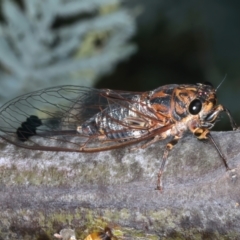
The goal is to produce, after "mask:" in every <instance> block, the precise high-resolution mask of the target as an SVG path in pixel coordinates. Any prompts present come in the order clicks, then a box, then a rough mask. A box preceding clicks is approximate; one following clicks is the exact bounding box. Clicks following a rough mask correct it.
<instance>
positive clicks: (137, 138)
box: [0, 84, 237, 189]
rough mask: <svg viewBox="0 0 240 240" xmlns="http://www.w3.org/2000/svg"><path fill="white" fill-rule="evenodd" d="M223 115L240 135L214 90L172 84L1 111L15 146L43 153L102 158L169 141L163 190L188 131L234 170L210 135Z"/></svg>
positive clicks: (37, 100) (52, 98)
mask: <svg viewBox="0 0 240 240" xmlns="http://www.w3.org/2000/svg"><path fill="white" fill-rule="evenodd" d="M223 111H224V112H226V113H227V114H228V116H229V119H230V122H231V125H232V127H233V129H234V130H235V129H237V125H236V123H235V122H234V121H233V119H232V117H231V115H230V113H229V111H228V110H227V109H226V108H224V107H223V106H222V105H217V97H216V90H215V89H214V88H213V87H212V86H211V85H208V84H195V85H193V84H183V85H176V84H171V85H166V86H162V87H159V88H157V89H155V90H153V91H149V92H143V93H136V92H123V91H113V90H108V89H107V90H106V89H102V90H97V89H91V88H84V87H78V86H60V87H55V88H49V89H44V90H40V91H36V92H32V93H30V94H26V95H23V96H20V97H18V98H15V99H13V100H12V101H10V102H8V103H7V104H5V105H4V106H3V107H2V108H1V109H0V123H1V127H0V130H1V131H2V132H3V133H4V134H3V135H2V136H1V137H2V138H3V139H5V140H6V141H8V142H10V143H13V144H15V145H17V146H20V147H24V148H29V149H35V150H43V151H69V152H97V151H106V150H111V149H115V148H120V147H124V146H127V145H130V144H134V143H139V144H140V147H146V146H148V145H150V144H152V143H153V142H156V141H159V140H162V139H165V138H167V137H169V138H170V142H169V143H168V144H167V146H166V150H165V152H164V154H163V162H162V165H161V168H160V172H159V178H158V186H157V188H158V189H161V186H160V178H161V175H162V172H163V168H164V164H165V161H166V159H167V155H168V151H169V150H170V149H171V148H172V147H173V145H174V144H176V143H177V141H178V140H179V139H180V138H182V137H183V135H184V133H185V132H187V131H190V132H192V133H193V134H194V135H195V136H196V137H197V138H198V139H210V140H211V141H212V142H213V144H214V146H215V147H216V149H217V151H218V152H219V154H220V156H221V158H222V159H223V162H224V164H225V166H226V168H227V169H228V165H227V162H226V159H225V158H224V156H223V154H222V153H221V151H220V149H219V148H218V146H217V145H216V143H215V141H214V139H213V138H212V137H211V134H210V129H211V128H212V127H213V126H214V124H215V122H216V119H217V117H218V116H219V114H220V113H221V112H223ZM42 138H43V139H44V141H42V140H41V139H42ZM140 142H141V143H140Z"/></svg>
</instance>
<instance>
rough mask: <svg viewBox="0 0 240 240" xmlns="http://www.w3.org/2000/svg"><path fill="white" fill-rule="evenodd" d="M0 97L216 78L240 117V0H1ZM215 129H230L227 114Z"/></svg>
mask: <svg viewBox="0 0 240 240" xmlns="http://www.w3.org/2000/svg"><path fill="white" fill-rule="evenodd" d="M0 9H1V13H0V20H1V24H0V104H1V105H2V104H3V103H4V102H6V101H8V100H10V99H12V98H13V97H15V96H18V95H20V94H23V93H26V92H30V91H34V90H38V89H41V88H46V87H50V86H56V85H64V84H74V85H83V86H90V87H97V88H112V89H119V90H131V91H147V90H152V89H154V88H157V87H159V86H161V85H164V84H171V83H177V84H181V83H198V82H205V81H209V82H211V83H212V84H213V85H214V86H215V87H217V86H218V85H219V84H220V82H221V81H222V80H223V79H224V77H225V75H227V77H226V80H225V81H224V83H223V84H222V85H221V87H220V88H219V89H218V99H219V103H221V104H223V105H224V106H226V107H227V108H228V109H230V111H231V112H232V114H233V117H234V119H235V120H236V121H237V122H238V123H240V114H239V108H240V101H239V99H240V98H239V96H240V70H239V66H240V54H239V53H240V44H239V42H240V15H239V9H240V2H239V1H234V0H233V1H227V0H201V1H200V0H192V1H187V0H182V1H166V0H165V1H161V0H148V1H145V0H128V1H123V0H68V1H67V0H45V1H39V0H14V1H13V0H1V1H0ZM222 118H223V119H220V120H221V121H219V123H217V126H216V128H215V129H217V130H220V129H221V130H228V129H230V124H229V122H228V120H227V119H226V117H222Z"/></svg>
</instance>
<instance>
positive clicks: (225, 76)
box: [216, 74, 227, 92]
mask: <svg viewBox="0 0 240 240" xmlns="http://www.w3.org/2000/svg"><path fill="white" fill-rule="evenodd" d="M226 78H227V74H225V76H224V78H223V80H222V81H221V82H220V83H219V84H218V86H217V87H216V92H217V90H218V88H219V87H220V86H221V85H222V84H223V82H224V81H225V80H226Z"/></svg>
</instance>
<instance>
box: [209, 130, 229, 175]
mask: <svg viewBox="0 0 240 240" xmlns="http://www.w3.org/2000/svg"><path fill="white" fill-rule="evenodd" d="M207 136H208V139H209V140H210V141H211V142H212V144H213V145H214V147H215V148H216V150H217V152H218V154H219V156H220V157H221V159H222V160H223V163H224V166H225V167H226V169H227V170H230V167H229V166H228V164H227V160H226V158H225V157H224V155H223V153H222V152H221V150H220V148H219V147H218V145H217V144H216V142H215V140H214V138H213V137H212V135H211V134H210V133H208V135H207Z"/></svg>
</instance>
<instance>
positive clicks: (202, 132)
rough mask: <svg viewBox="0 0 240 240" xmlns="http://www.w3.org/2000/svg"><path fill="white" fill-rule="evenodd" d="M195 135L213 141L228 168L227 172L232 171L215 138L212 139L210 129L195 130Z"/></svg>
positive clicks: (200, 138)
mask: <svg viewBox="0 0 240 240" xmlns="http://www.w3.org/2000/svg"><path fill="white" fill-rule="evenodd" d="M230 119H231V118H230ZM194 135H195V136H196V137H197V138H198V139H199V140H202V139H209V140H210V141H211V143H212V144H213V146H214V147H215V149H216V150H217V152H218V154H219V156H220V157H221V159H222V160H223V163H224V166H225V167H226V169H227V170H230V167H229V166H228V164H227V160H226V158H225V157H224V155H223V153H222V151H221V150H220V148H219V146H218V145H217V143H216V142H215V140H214V138H213V137H212V135H211V133H210V131H209V129H202V128H198V129H196V130H195V132H194Z"/></svg>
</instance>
